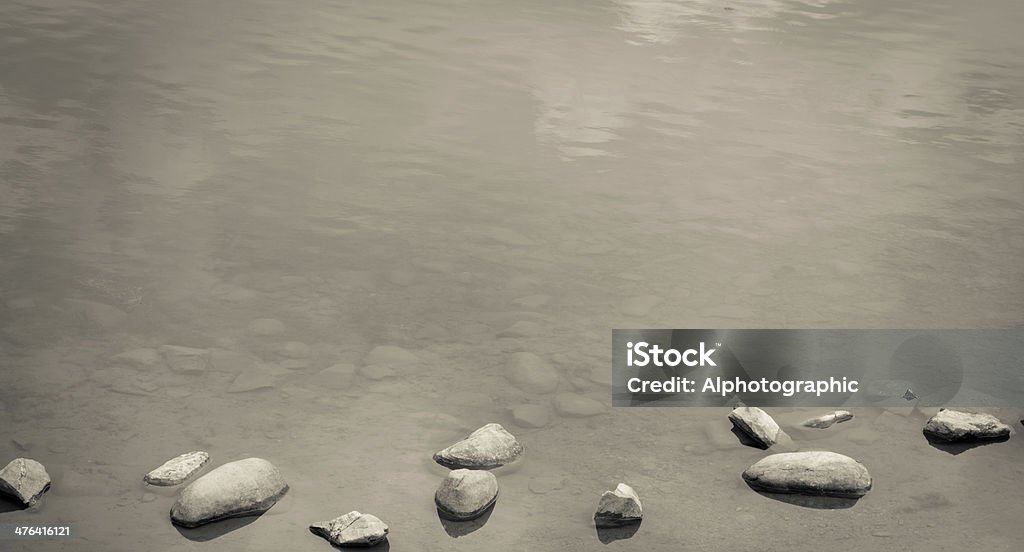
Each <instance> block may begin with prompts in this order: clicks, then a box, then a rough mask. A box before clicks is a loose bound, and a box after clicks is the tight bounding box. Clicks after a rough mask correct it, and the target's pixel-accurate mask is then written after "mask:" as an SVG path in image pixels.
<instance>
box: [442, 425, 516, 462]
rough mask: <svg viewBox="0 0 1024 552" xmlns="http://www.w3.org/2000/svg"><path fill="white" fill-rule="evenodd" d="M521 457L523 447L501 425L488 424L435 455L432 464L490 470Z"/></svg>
mask: <svg viewBox="0 0 1024 552" xmlns="http://www.w3.org/2000/svg"><path fill="white" fill-rule="evenodd" d="M522 454H523V445H521V444H520V443H519V441H517V440H516V438H515V437H513V436H512V434H511V433H509V432H507V431H505V428H503V427H501V424H487V425H485V426H483V427H481V428H480V429H478V430H476V431H474V432H473V433H471V434H470V435H469V437H466V438H465V439H463V440H461V441H459V442H458V443H455V444H454V445H452V446H450V447H448V448H446V449H444V450H441V451H439V452H437V453H436V454H434V461H435V462H437V463H438V464H441V465H442V466H445V467H448V468H452V469H458V468H469V469H474V470H480V469H483V470H489V469H492V468H497V467H501V466H504V465H505V464H508V463H510V462H512V461H514V460H516V459H517V458H519V456H520V455H522Z"/></svg>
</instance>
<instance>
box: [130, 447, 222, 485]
mask: <svg viewBox="0 0 1024 552" xmlns="http://www.w3.org/2000/svg"><path fill="white" fill-rule="evenodd" d="M209 460H210V455H209V454H208V453H206V452H204V451H201V450H197V451H193V452H186V453H185V454H182V455H181V456H177V457H175V458H171V459H170V460H168V461H166V462H164V463H163V464H161V465H160V467H159V468H156V469H155V470H153V471H151V472H149V473H147V474H146V475H145V477H143V480H145V482H146V483H149V484H150V485H156V486H158V487H170V486H172V485H179V484H181V483H184V482H185V480H187V479H188V478H189V477H192V475H193V474H195V473H196V472H197V471H199V468H202V467H203V466H204V465H205V464H206V462H207V461H209Z"/></svg>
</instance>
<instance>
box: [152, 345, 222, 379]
mask: <svg viewBox="0 0 1024 552" xmlns="http://www.w3.org/2000/svg"><path fill="white" fill-rule="evenodd" d="M160 352H161V353H163V355H164V361H166V362H167V365H168V366H170V367H171V370H174V371H175V372H180V373H183V374H201V373H203V372H205V371H206V368H207V366H209V364H210V353H209V351H207V350H206V349H195V348H192V347H181V346H178V345H163V346H161V347H160Z"/></svg>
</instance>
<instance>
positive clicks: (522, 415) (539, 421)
mask: <svg viewBox="0 0 1024 552" xmlns="http://www.w3.org/2000/svg"><path fill="white" fill-rule="evenodd" d="M550 419H551V413H550V411H549V409H548V407H546V406H543V405H539V404H521V405H519V406H517V407H515V408H513V409H512V421H513V422H515V423H516V425H517V426H519V427H530V428H538V427H544V426H546V425H548V421H549V420H550Z"/></svg>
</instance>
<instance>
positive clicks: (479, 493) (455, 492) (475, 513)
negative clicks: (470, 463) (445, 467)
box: [434, 469, 498, 521]
mask: <svg viewBox="0 0 1024 552" xmlns="http://www.w3.org/2000/svg"><path fill="white" fill-rule="evenodd" d="M497 499H498V479H497V478H496V477H494V474H493V473H491V472H489V471H481V470H467V469H458V470H452V471H450V472H448V475H447V476H446V477H445V478H444V480H443V481H441V486H439V487H438V488H437V491H436V492H435V493H434V503H435V504H436V505H437V510H438V512H439V513H440V514H441V516H442V517H444V518H445V519H450V520H455V521H466V520H471V519H476V518H478V517H480V516H481V515H483V513H484V512H485V511H487V509H488V508H490V507H491V505H492V504H494V501H495V500H497Z"/></svg>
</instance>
